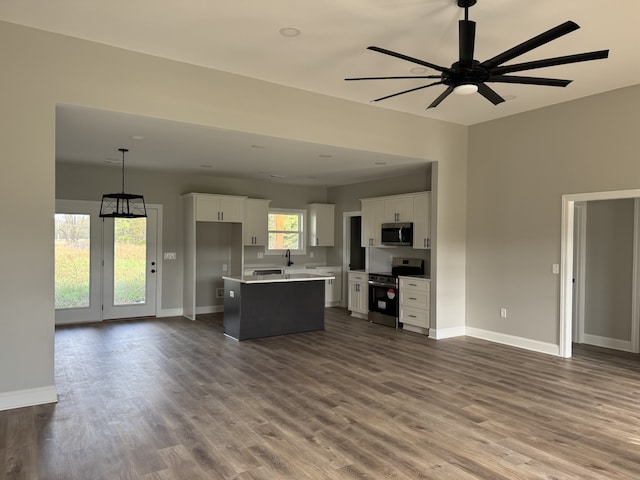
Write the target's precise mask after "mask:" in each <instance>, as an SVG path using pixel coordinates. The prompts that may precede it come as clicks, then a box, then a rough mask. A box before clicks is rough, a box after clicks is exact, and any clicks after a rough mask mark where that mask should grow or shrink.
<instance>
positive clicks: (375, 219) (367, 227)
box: [361, 198, 385, 247]
mask: <svg viewBox="0 0 640 480" xmlns="http://www.w3.org/2000/svg"><path fill="white" fill-rule="evenodd" d="M384 206H385V205H384V200H383V199H375V198H369V199H366V200H362V229H361V236H362V242H361V245H362V246H363V247H379V246H380V245H381V241H382V240H381V238H380V225H382V223H383V222H384Z"/></svg>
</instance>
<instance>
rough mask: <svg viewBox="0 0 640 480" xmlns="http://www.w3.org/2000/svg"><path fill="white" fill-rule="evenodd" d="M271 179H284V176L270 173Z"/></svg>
mask: <svg viewBox="0 0 640 480" xmlns="http://www.w3.org/2000/svg"><path fill="white" fill-rule="evenodd" d="M269 176H270V177H271V178H284V175H276V174H275V173H272V174H271V175H269Z"/></svg>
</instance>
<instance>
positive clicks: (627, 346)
mask: <svg viewBox="0 0 640 480" xmlns="http://www.w3.org/2000/svg"><path fill="white" fill-rule="evenodd" d="M584 343H586V344H587V345H595V346H596V347H603V348H611V349H613V350H621V351H623V352H631V351H632V349H631V341H630V340H618V339H617V338H608V337H599V336H597V335H587V334H586V333H585V334H584Z"/></svg>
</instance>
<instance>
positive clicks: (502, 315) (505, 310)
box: [500, 308, 507, 318]
mask: <svg viewBox="0 0 640 480" xmlns="http://www.w3.org/2000/svg"><path fill="white" fill-rule="evenodd" d="M500 316H501V317H502V318H507V309H506V308H501V309H500Z"/></svg>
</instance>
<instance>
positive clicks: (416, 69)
mask: <svg viewBox="0 0 640 480" xmlns="http://www.w3.org/2000/svg"><path fill="white" fill-rule="evenodd" d="M409 71H410V72H411V73H415V74H416V75H420V74H423V73H427V69H426V68H424V67H413V68H412V69H411V70H409Z"/></svg>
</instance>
